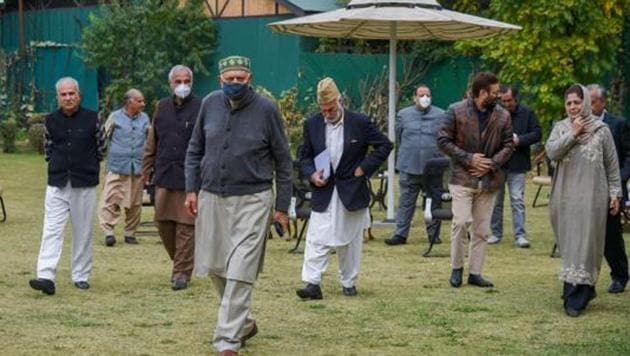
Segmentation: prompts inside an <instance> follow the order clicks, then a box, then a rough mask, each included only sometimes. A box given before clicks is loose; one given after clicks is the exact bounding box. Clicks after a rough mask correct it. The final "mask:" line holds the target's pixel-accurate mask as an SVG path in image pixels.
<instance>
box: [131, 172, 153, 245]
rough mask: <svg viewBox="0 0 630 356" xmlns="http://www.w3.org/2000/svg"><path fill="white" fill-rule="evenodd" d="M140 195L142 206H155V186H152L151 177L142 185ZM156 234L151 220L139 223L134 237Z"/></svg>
mask: <svg viewBox="0 0 630 356" xmlns="http://www.w3.org/2000/svg"><path fill="white" fill-rule="evenodd" d="M142 195H143V196H142V206H155V184H153V176H151V180H150V182H149V183H147V184H145V185H144V188H143V191H142ZM157 234H158V231H157V227H156V226H155V222H153V221H152V220H145V221H142V222H140V224H139V225H138V229H137V230H136V235H139V236H153V235H157Z"/></svg>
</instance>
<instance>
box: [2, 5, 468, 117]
mask: <svg viewBox="0 0 630 356" xmlns="http://www.w3.org/2000/svg"><path fill="white" fill-rule="evenodd" d="M91 13H95V14H98V13H99V7H98V6H85V7H78V8H56V9H47V10H37V11H27V12H26V13H25V30H26V31H25V32H26V33H25V35H26V43H27V46H29V48H30V50H31V52H32V55H31V56H29V57H27V58H26V60H23V61H30V63H29V66H25V68H27V69H23V70H22V72H21V73H22V74H21V75H20V77H19V78H18V79H19V80H20V81H21V84H22V86H23V87H28V86H30V85H32V86H34V89H35V90H34V92H35V93H36V96H37V102H36V104H37V108H36V109H37V110H38V111H49V110H52V109H54V108H55V107H56V102H55V89H54V83H55V82H56V80H57V79H58V78H59V77H61V76H66V75H70V76H74V77H76V78H77V79H78V80H79V83H80V85H81V91H82V94H83V104H84V105H85V106H86V107H89V108H91V109H95V110H96V109H98V103H99V89H100V88H102V87H103V86H104V84H105V83H106V81H107V80H108V79H107V76H106V74H104V73H100V74H99V72H98V71H97V70H96V69H94V68H90V67H88V66H86V65H85V64H84V62H83V59H82V55H81V53H80V51H79V49H78V47H77V45H78V43H79V41H80V39H81V31H82V29H83V28H85V27H86V26H89V21H88V16H89V14H91ZM286 18H288V16H263V17H245V18H227V19H215V20H214V21H216V23H217V25H218V29H219V47H218V48H217V50H216V53H215V54H214V55H213V56H212V58H211V59H210V61H211V62H212V63H209V64H208V67H209V69H210V70H211V73H210V74H209V75H201V74H199V75H196V77H195V86H194V91H195V93H196V94H198V95H202V96H203V95H205V94H207V93H208V92H209V91H211V90H215V89H217V88H218V87H219V83H218V80H217V76H218V71H217V66H216V63H217V61H218V59H220V58H222V57H224V56H228V55H233V54H240V55H244V56H248V57H250V58H251V59H252V67H253V72H254V84H255V85H259V86H262V87H264V88H266V89H267V90H269V91H271V92H272V93H273V94H274V95H276V96H278V95H279V94H280V93H281V92H282V91H284V90H287V89H290V88H292V87H295V86H297V87H298V88H299V89H300V93H302V94H303V96H304V95H307V93H308V91H309V90H310V91H313V90H314V88H315V86H316V84H317V81H318V80H319V79H321V78H322V77H324V76H327V75H328V76H333V77H335V79H336V80H337V81H338V82H339V85H340V86H341V87H343V88H345V89H346V90H347V92H348V94H349V95H350V96H351V97H352V99H353V100H354V101H355V104H356V103H357V102H358V101H360V100H361V94H360V85H361V83H364V82H366V81H367V80H369V79H372V80H373V79H374V78H376V77H379V76H381V75H383V73H387V64H388V59H387V55H379V54H377V55H356V54H321V53H320V54H318V53H312V50H313V49H314V48H315V47H316V46H317V41H316V40H315V39H312V38H306V37H299V36H293V35H286V34H278V33H274V32H272V31H271V30H270V29H269V28H268V27H267V26H266V25H267V24H268V23H270V22H274V21H280V20H283V19H286ZM17 29H18V19H17V13H16V12H7V13H4V14H2V16H0V48H2V49H3V50H4V51H8V52H15V51H16V50H17V48H18V31H17ZM30 44H32V45H33V46H30ZM403 62H404V56H400V58H399V65H398V69H399V76H400V75H402V71H403V65H402V63H403ZM15 68H18V67H15ZM28 68H31V69H28ZM471 70H472V64H471V61H470V60H469V59H466V58H464V57H457V58H450V59H447V60H446V61H444V62H441V63H438V64H436V65H434V66H433V67H432V69H431V70H430V71H429V73H428V75H427V76H426V78H422V79H421V81H422V82H424V83H426V84H428V85H429V86H431V88H432V89H433V94H434V102H435V104H436V105H439V106H442V107H446V106H447V105H448V104H449V103H451V102H453V101H456V100H458V99H459V98H461V95H462V94H463V91H464V88H465V86H466V83H467V80H468V75H469V73H470V72H471ZM164 80H165V81H166V80H167V78H164ZM140 89H142V88H140ZM411 95H412V92H411V91H408V92H406V93H402V98H401V100H402V102H405V101H406V102H409V100H408V98H409V97H410V96H411ZM301 99H302V100H304V97H303V98H301ZM355 106H359V105H355Z"/></svg>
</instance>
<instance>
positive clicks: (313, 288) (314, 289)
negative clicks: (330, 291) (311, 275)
mask: <svg viewBox="0 0 630 356" xmlns="http://www.w3.org/2000/svg"><path fill="white" fill-rule="evenodd" d="M295 294H297V296H298V297H300V298H302V299H323V298H324V296H323V295H322V289H321V288H320V287H319V285H318V284H310V283H307V284H306V286H305V287H304V288H302V289H298V290H296V291H295Z"/></svg>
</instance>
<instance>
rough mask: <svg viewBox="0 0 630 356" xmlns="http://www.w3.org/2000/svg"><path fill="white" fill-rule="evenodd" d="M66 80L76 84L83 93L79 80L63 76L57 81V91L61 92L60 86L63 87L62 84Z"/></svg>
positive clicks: (78, 91) (79, 91) (78, 90)
mask: <svg viewBox="0 0 630 356" xmlns="http://www.w3.org/2000/svg"><path fill="white" fill-rule="evenodd" d="M65 82H70V83H72V84H74V86H75V88H77V93H81V89H80V88H79V82H77V80H76V79H74V78H72V77H62V78H59V80H57V83H55V90H56V91H57V93H58V92H59V88H61V84H63V83H65Z"/></svg>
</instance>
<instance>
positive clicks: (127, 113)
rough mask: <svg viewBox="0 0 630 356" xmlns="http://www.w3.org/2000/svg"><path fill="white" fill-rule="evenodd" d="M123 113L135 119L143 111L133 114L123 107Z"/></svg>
mask: <svg viewBox="0 0 630 356" xmlns="http://www.w3.org/2000/svg"><path fill="white" fill-rule="evenodd" d="M123 113H124V114H125V116H127V117H128V118H130V119H135V118H137V117H138V116H140V113H142V111H138V112H137V113H136V114H135V115H131V114H130V113H129V111H127V109H123Z"/></svg>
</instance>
